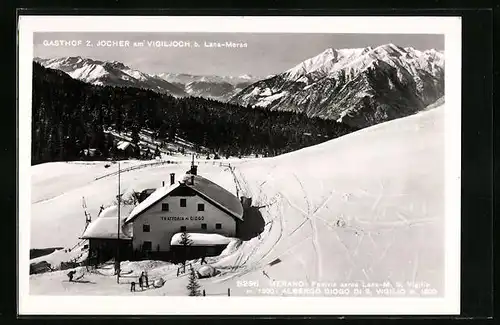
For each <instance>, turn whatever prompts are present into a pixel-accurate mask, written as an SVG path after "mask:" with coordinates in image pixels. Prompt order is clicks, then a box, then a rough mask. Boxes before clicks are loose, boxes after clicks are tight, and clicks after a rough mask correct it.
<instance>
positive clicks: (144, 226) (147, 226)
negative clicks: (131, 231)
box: [142, 225, 150, 232]
mask: <svg viewBox="0 0 500 325" xmlns="http://www.w3.org/2000/svg"><path fill="white" fill-rule="evenodd" d="M149 231H150V227H149V225H142V232H149Z"/></svg>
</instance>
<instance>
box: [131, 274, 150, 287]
mask: <svg viewBox="0 0 500 325" xmlns="http://www.w3.org/2000/svg"><path fill="white" fill-rule="evenodd" d="M139 287H141V290H144V287H146V288H149V278H148V274H147V273H146V272H142V273H141V276H140V277H139ZM130 291H131V292H132V291H135V281H132V282H131V283H130Z"/></svg>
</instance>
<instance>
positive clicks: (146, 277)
mask: <svg viewBox="0 0 500 325" xmlns="http://www.w3.org/2000/svg"><path fill="white" fill-rule="evenodd" d="M144 279H145V280H146V288H149V279H148V272H144Z"/></svg>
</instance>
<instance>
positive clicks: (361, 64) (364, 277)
mask: <svg viewBox="0 0 500 325" xmlns="http://www.w3.org/2000/svg"><path fill="white" fill-rule="evenodd" d="M23 18H24V20H23ZM192 18H193V17H76V16H74V17H71V16H53V17H51V16H40V17H35V16H31V17H29V16H26V17H21V20H20V45H19V73H20V79H19V83H20V86H19V87H20V95H19V120H20V129H19V130H20V131H19V132H20V135H19V137H20V140H19V141H20V162H19V170H20V175H23V177H22V179H20V209H21V210H22V211H21V212H20V217H19V232H20V234H19V240H20V241H19V259H20V260H19V265H20V268H19V272H20V273H19V276H18V278H19V283H20V287H19V290H20V299H21V300H20V301H22V300H23V299H26V302H25V303H21V305H23V304H24V306H25V309H26V311H27V312H28V313H29V311H28V310H31V311H32V312H36V313H38V312H41V313H45V312H48V310H51V311H52V312H55V313H59V314H64V313H66V312H68V313H70V312H74V311H75V310H77V311H79V312H80V313H106V309H105V308H109V312H111V311H112V312H114V313H116V312H118V313H124V312H125V313H127V312H133V313H141V312H144V313H147V312H152V311H153V310H154V311H155V312H157V313H176V312H186V310H188V309H189V310H188V311H187V312H188V313H196V311H195V310H194V309H193V308H202V309H203V310H202V311H199V313H205V314H206V313H215V312H218V313H220V312H223V310H226V309H227V311H226V312H227V313H235V312H236V311H237V310H241V313H248V312H249V311H250V312H262V311H265V312H268V313H272V312H273V309H272V308H273V306H275V312H276V313H280V312H288V313H290V312H292V313H294V312H295V313H304V312H315V313H323V314H324V313H328V312H330V311H335V312H337V313H357V312H359V313H362V312H363V311H372V312H374V311H375V312H377V311H380V312H382V311H383V312H384V313H390V311H391V308H392V309H394V310H392V311H393V313H402V312H403V313H407V314H408V313H412V311H413V312H414V313H422V312H425V313H450V312H458V310H459V280H458V279H459V272H460V263H459V259H460V255H459V251H460V237H459V236H460V112H461V108H460V50H461V47H460V19H459V18H454V17H447V18H443V17H399V18H398V17H390V18H389V17H371V18H368V17H367V18H363V17H341V18H339V17H337V18H335V17H329V18H328V17H309V18H308V17H198V18H199V20H197V21H196V23H193V20H192ZM280 19H281V20H282V21H281V22H280ZM363 19H366V21H364V20H363ZM224 20H225V24H222V23H221V21H224ZM72 21H73V23H71V22H72ZM23 23H24V24H23ZM222 25H224V26H225V27H223V26H222ZM23 28H24V29H23ZM21 124H22V125H21ZM457 184H458V185H457ZM141 297H142V298H141ZM144 297H148V298H147V299H153V300H144V299H146V298H144ZM193 297H194V298H193ZM250 298H251V300H249V299H250ZM113 299H119V300H116V301H117V302H116V304H115V305H114V307H113V301H114V300H113ZM193 299H200V301H201V300H203V301H204V303H203V304H204V305H203V306H201V305H202V304H201V303H200V306H197V305H198V303H197V302H194V300H193ZM287 299H290V300H289V301H290V303H288V302H287ZM28 300H30V301H28ZM50 301H52V302H53V303H49V302H50ZM80 301H81V302H80ZM118 301H120V302H118ZM135 301H137V304H135ZM361 301H362V303H360V302H361ZM56 302H57V304H58V305H57V304H56ZM59 302H60V304H59ZM122 303H125V304H127V305H133V306H131V307H130V309H129V310H127V309H128V307H127V308H124V307H123V305H120V304H122ZM275 303H276V305H273V304H275ZM186 304H189V305H186ZM278 304H280V305H281V307H278ZM140 306H143V307H142V308H143V309H140V308H141V307H140ZM155 306H156V307H155ZM210 306H211V307H210ZM235 306H237V307H235ZM419 306H420V307H419ZM58 308H60V309H58ZM64 308H67V310H63V309H64ZM155 308H157V309H155ZM210 308H211V309H210ZM234 308H240V309H234ZM301 308H302V309H301ZM376 308H379V309H376ZM412 308H414V309H412ZM419 308H420V309H419ZM290 309H294V310H290Z"/></svg>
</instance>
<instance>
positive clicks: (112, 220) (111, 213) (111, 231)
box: [81, 205, 134, 240]
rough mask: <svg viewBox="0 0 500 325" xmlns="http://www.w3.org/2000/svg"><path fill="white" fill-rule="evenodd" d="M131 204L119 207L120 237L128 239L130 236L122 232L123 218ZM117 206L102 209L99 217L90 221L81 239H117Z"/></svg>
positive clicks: (130, 208) (129, 209) (127, 213)
mask: <svg viewBox="0 0 500 325" xmlns="http://www.w3.org/2000/svg"><path fill="white" fill-rule="evenodd" d="M133 208H134V207H133V206H129V205H124V206H122V207H121V209H120V224H121V227H120V239H123V240H129V239H132V238H131V237H130V236H128V235H127V234H125V233H124V232H123V229H122V228H123V224H124V221H125V218H126V217H127V216H128V215H129V213H130V211H131V210H132V209H133ZM117 233H118V207H117V206H116V205H113V206H110V207H107V208H106V209H104V210H102V212H101V214H100V215H99V217H97V218H96V219H95V220H94V221H92V222H91V223H90V225H89V226H88V227H87V229H86V230H85V232H84V233H83V235H82V237H81V238H82V239H90V238H99V239H117V237H118V235H117Z"/></svg>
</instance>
